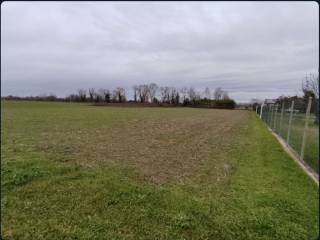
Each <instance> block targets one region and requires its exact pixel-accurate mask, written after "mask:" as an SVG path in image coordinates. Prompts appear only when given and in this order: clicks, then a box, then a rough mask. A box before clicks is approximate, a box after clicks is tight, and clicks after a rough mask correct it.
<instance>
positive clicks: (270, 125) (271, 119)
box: [269, 104, 275, 129]
mask: <svg viewBox="0 0 320 240" xmlns="http://www.w3.org/2000/svg"><path fill="white" fill-rule="evenodd" d="M274 107H275V105H274V104H272V108H271V118H270V124H269V127H270V128H271V129H272V123H273V119H274Z"/></svg>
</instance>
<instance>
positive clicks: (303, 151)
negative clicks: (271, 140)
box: [256, 97, 319, 174]
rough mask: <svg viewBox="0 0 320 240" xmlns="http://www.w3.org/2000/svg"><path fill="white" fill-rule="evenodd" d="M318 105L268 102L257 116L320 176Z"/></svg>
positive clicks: (312, 102)
mask: <svg viewBox="0 0 320 240" xmlns="http://www.w3.org/2000/svg"><path fill="white" fill-rule="evenodd" d="M318 101H319V100H318V99H317V100H315V99H312V98H311V97H310V98H309V99H303V98H296V99H290V100H288V99H277V100H266V101H265V102H264V103H263V104H261V106H259V107H258V108H257V109H256V112H257V113H258V114H259V115H260V117H261V119H263V120H264V121H265V122H266V123H267V125H268V126H269V127H270V128H271V129H272V131H273V132H275V133H276V134H277V135H278V136H280V137H281V138H282V139H283V140H284V141H285V142H286V143H287V145H288V146H290V147H291V148H292V149H293V150H294V151H295V152H296V154H297V155H298V156H299V158H300V160H303V161H304V162H305V163H306V164H308V165H309V166H310V167H311V168H312V169H313V170H314V171H315V172H316V173H318V174H319V114H318V107H319V106H318Z"/></svg>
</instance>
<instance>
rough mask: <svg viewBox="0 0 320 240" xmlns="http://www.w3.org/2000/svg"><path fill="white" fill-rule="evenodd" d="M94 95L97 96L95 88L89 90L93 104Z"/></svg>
mask: <svg viewBox="0 0 320 240" xmlns="http://www.w3.org/2000/svg"><path fill="white" fill-rule="evenodd" d="M94 94H95V90H94V88H89V97H90V101H91V102H93V98H94Z"/></svg>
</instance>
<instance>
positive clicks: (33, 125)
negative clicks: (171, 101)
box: [1, 103, 318, 239]
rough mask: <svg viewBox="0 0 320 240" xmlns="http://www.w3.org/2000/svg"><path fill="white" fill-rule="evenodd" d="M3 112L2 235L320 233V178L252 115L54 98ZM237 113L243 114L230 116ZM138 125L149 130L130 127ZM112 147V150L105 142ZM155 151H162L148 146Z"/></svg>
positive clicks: (254, 235) (250, 235) (310, 235)
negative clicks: (319, 198) (96, 104)
mask: <svg viewBox="0 0 320 240" xmlns="http://www.w3.org/2000/svg"><path fill="white" fill-rule="evenodd" d="M2 109H3V111H4V114H2V115H4V116H3V118H2V126H4V127H3V128H2V131H3V132H2V137H3V139H2V140H3V141H2V149H3V151H2V154H3V155H2V175H1V177H2V189H1V190H2V202H1V204H2V223H1V224H2V235H3V237H4V239H315V238H316V236H317V234H318V231H317V226H318V218H317V213H318V204H317V187H316V185H315V184H314V183H313V181H312V180H311V179H309V178H308V176H306V175H305V174H304V173H303V172H302V170H301V169H300V168H299V167H298V166H297V165H296V163H295V162H294V161H293V160H292V159H290V157H289V156H288V155H287V154H286V153H285V152H284V151H283V150H282V148H281V146H280V145H279V144H278V142H277V140H276V139H275V138H274V137H273V136H272V135H271V134H270V132H268V130H267V129H266V126H265V124H264V123H263V122H262V121H260V120H259V119H258V118H257V117H256V116H255V115H254V114H253V113H251V112H246V111H223V110H203V109H131V110H130V109H125V108H122V109H117V108H112V109H109V108H102V107H98V108H95V107H90V106H86V105H80V104H71V105H68V104H61V103H59V104H55V103H43V104H40V103H6V104H5V105H4V107H3V108H2ZM229 114H230V115H229ZM235 115H242V117H240V118H237V119H236V120H237V121H235V122H232V120H230V116H235ZM18 116H20V117H18ZM222 116H224V117H222ZM161 119H163V122H162V120H161ZM226 119H228V120H227V121H226ZM182 120H184V124H181V123H182ZM157 121H160V122H157ZM71 122H73V124H71ZM137 122H138V123H139V124H138V126H139V125H140V124H141V122H143V124H144V126H145V127H146V126H152V128H151V129H153V131H152V132H149V131H147V130H145V132H144V131H143V130H141V128H139V129H136V127H137V125H136V123H137ZM212 122H213V123H212ZM226 122H227V123H228V124H226ZM102 123H103V124H102ZM156 123H159V124H156ZM164 125H165V126H164ZM112 129H117V131H115V132H113V131H112ZM119 129H125V130H126V131H123V132H121V131H120V130H119ZM215 129H218V130H215ZM128 130H130V133H131V134H129V135H127V134H126V135H125V136H126V138H124V136H122V135H121V134H124V132H127V131H128ZM208 132H209V134H208ZM107 133H108V134H110V136H109V137H108V136H107ZM210 133H214V134H210ZM80 136H81V138H80ZM94 136H95V137H96V138H94ZM217 136H219V139H218V140H216V138H217ZM145 138H148V142H145V141H144V139H145ZM77 139H78V140H77ZM85 139H95V140H92V141H86V140H85ZM110 139H114V142H110ZM131 139H134V140H135V141H140V142H139V144H138V145H135V144H134V141H133V140H131ZM103 140H105V141H103ZM154 141H156V142H154ZM83 142H84V143H85V144H84V143H83ZM121 142H122V145H125V146H123V147H122V148H121V149H117V147H118V146H119V144H120V143H121ZM168 142H170V143H171V144H169V145H167V143H168ZM189 142H191V143H192V145H188V143H189ZM99 143H100V144H99ZM102 143H103V144H102ZM115 143H117V146H115ZM178 143H180V144H178ZM197 143H198V145H197ZM110 144H112V145H111V146H112V147H113V151H109V148H102V147H101V146H102V145H110ZM131 145H132V146H131ZM194 145H196V146H197V147H195V146H194ZM155 146H158V147H157V148H156V151H157V152H158V153H161V154H157V153H156V152H153V151H152V150H151V149H153V148H154V147H155ZM208 146H209V147H208ZM124 149H125V150H126V154H125V155H122V154H121V153H122V152H123V150H124ZM132 149H135V151H132ZM187 149H189V150H187ZM176 151H178V153H179V154H178V155H175V154H174V153H175V152H176ZM179 151H181V152H179ZM186 151H188V152H187V153H188V154H187V155H183V152H186ZM79 152H80V153H81V154H79ZM135 154H137V155H135ZM144 154H145V155H146V156H145V155H144ZM155 154H156V155H155ZM129 155H132V156H134V157H130V156H129ZM151 155H155V156H156V157H155V158H153V156H151ZM125 156H127V158H129V159H130V161H127V160H126V159H124V158H125ZM179 156H183V158H181V159H180V157H179ZM136 158H139V159H140V160H139V161H137V159H136ZM110 159H111V160H112V161H111V160H110ZM103 160H105V162H104V161H103ZM109 160H110V161H109ZM148 160H150V162H151V163H152V164H150V163H149V162H148ZM157 161H158V162H160V163H161V166H159V164H156V163H157ZM140 168H144V169H142V170H141V169H140ZM170 169H173V170H170ZM184 174H185V175H184Z"/></svg>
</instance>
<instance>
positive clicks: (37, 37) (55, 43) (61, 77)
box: [1, 2, 319, 102]
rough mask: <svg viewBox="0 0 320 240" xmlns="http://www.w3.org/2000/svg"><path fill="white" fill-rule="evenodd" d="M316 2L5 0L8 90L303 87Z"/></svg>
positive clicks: (4, 81) (245, 91) (312, 59)
mask: <svg viewBox="0 0 320 240" xmlns="http://www.w3.org/2000/svg"><path fill="white" fill-rule="evenodd" d="M318 8H319V7H318V4H317V3H316V2H4V3H2V4H1V95H2V96H6V95H10V94H11V95H17V96H30V95H40V94H50V93H54V94H56V95H57V96H61V97H64V96H66V95H68V94H70V93H76V92H77V90H78V89H79V88H89V87H93V88H96V89H98V88H108V89H110V90H112V89H113V88H115V87H118V86H120V87H124V88H126V89H127V94H128V95H129V97H130V94H131V93H130V91H131V90H132V86H133V85H136V84H145V83H151V82H154V83H156V84H158V85H159V86H173V87H177V88H180V87H194V88H196V89H197V90H198V91H203V90H204V89H205V87H209V88H210V89H212V91H213V89H215V88H217V87H222V89H224V90H226V91H228V93H229V96H230V97H232V98H233V99H235V100H236V101H239V102H245V101H250V99H252V98H259V99H264V98H274V97H277V96H280V95H294V94H300V93H299V91H300V88H301V82H302V80H303V79H304V77H305V76H306V74H308V73H317V72H318V65H319V9H318Z"/></svg>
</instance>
